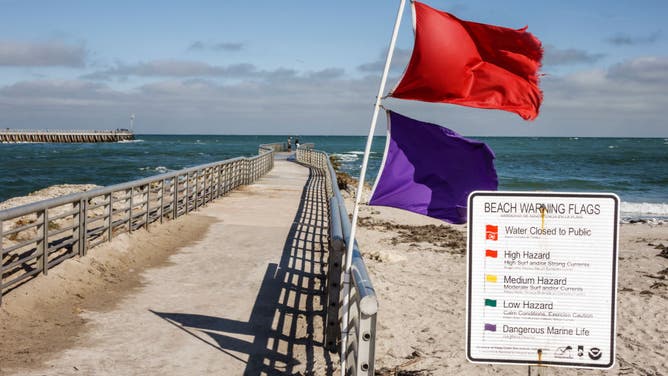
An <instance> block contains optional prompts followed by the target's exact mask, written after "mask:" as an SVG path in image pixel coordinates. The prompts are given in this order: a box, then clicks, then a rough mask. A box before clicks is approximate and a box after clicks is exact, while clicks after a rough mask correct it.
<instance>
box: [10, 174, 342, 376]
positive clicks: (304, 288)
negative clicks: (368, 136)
mask: <svg viewBox="0 0 668 376" xmlns="http://www.w3.org/2000/svg"><path fill="white" fill-rule="evenodd" d="M307 182H308V183H307ZM305 183H307V186H306V187H305ZM322 184H323V181H322V178H319V177H312V178H309V170H308V169H307V168H304V167H301V166H299V165H296V164H294V163H290V162H277V163H276V167H275V169H274V170H273V171H272V172H270V173H269V174H268V175H267V176H266V177H264V178H262V179H261V180H260V181H259V182H257V183H256V184H253V185H251V186H248V187H245V188H243V189H241V190H239V191H235V192H233V193H231V194H230V195H229V196H228V197H225V198H223V199H221V200H218V201H217V202H215V203H213V204H210V205H209V206H208V207H206V208H203V209H201V210H200V211H199V212H198V213H196V214H193V216H194V217H200V216H201V217H210V218H212V219H213V221H212V222H213V223H212V224H211V225H210V226H209V228H208V231H207V232H206V234H205V235H204V237H202V238H201V240H199V241H196V242H195V243H193V244H190V245H187V246H185V247H183V248H181V249H179V250H178V251H177V252H176V253H175V254H173V255H172V256H171V257H170V258H169V262H170V265H168V266H164V267H161V268H155V269H150V270H148V271H146V272H144V273H143V274H142V276H141V277H142V280H143V286H142V287H140V288H138V289H136V291H135V292H133V293H131V294H128V295H127V296H126V297H125V298H124V299H123V300H122V301H120V303H118V305H117V306H116V307H115V308H114V309H111V310H108V311H96V310H94V309H92V310H88V311H84V312H83V313H81V316H82V317H83V319H84V320H86V321H87V324H86V330H85V331H84V332H83V333H82V334H81V335H80V336H78V337H77V338H76V345H75V346H73V347H71V348H69V349H66V350H64V351H62V352H61V353H59V354H58V355H57V356H55V357H54V358H52V359H50V360H48V361H46V362H45V363H44V364H43V366H42V367H38V368H32V369H23V370H21V371H19V372H16V373H15V374H20V375H70V374H71V375H74V374H76V375H81V374H86V375H93V374H95V375H145V374H164V375H200V374H221V375H241V374H247V375H254V374H258V375H259V374H261V373H262V374H294V373H298V372H299V373H302V374H304V373H308V372H310V371H312V370H315V371H316V372H317V374H325V373H329V372H332V371H333V368H334V366H333V365H332V364H333V361H332V359H330V355H329V354H328V353H327V352H326V351H325V350H324V349H323V348H322V346H321V343H322V342H321V341H322V339H321V338H322V316H321V315H322V305H321V302H320V296H321V295H320V291H321V287H320V286H321V276H322V271H323V264H322V263H323V259H324V253H323V252H322V250H323V249H324V248H325V244H326V241H327V239H326V224H325V223H323V221H326V219H323V218H326V214H323V215H320V214H318V213H319V212H318V210H319V209H321V207H319V206H321V205H322V204H323V203H324V197H323V196H322V194H323V193H321V191H322V189H321V187H322V186H321V185H322ZM303 196H304V197H305V198H307V200H302V198H303ZM300 200H301V201H302V205H301V206H300ZM322 213H324V212H322ZM133 236H134V235H133ZM182 236H183V237H184V238H187V237H189V234H188V233H183V234H182ZM130 239H131V238H130Z"/></svg>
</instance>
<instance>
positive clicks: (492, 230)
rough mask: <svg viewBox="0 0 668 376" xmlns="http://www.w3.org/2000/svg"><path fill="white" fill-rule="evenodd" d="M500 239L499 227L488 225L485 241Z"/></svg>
mask: <svg viewBox="0 0 668 376" xmlns="http://www.w3.org/2000/svg"><path fill="white" fill-rule="evenodd" d="M498 238H499V226H494V225H486V226H485V239H487V240H497V239H498Z"/></svg>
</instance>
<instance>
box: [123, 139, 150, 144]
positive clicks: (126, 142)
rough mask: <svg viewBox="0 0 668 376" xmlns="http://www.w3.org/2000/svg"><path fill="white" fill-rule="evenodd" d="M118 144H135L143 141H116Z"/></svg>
mask: <svg viewBox="0 0 668 376" xmlns="http://www.w3.org/2000/svg"><path fill="white" fill-rule="evenodd" d="M117 142H118V143H119V144H134V143H137V142H144V140H120V141H117Z"/></svg>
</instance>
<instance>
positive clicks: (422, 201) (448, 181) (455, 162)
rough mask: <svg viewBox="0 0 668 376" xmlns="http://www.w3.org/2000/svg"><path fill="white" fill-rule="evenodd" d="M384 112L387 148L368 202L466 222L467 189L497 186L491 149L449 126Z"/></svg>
mask: <svg viewBox="0 0 668 376" xmlns="http://www.w3.org/2000/svg"><path fill="white" fill-rule="evenodd" d="M387 117H388V126H387V146H386V149H387V150H386V152H385V159H384V161H383V166H382V170H381V172H380V174H379V177H378V179H377V180H376V184H375V186H374V190H373V193H372V195H371V199H370V200H369V205H379V206H391V207H394V208H399V209H404V210H409V211H412V212H415V213H418V214H424V215H428V216H430V217H434V218H439V219H442V220H444V221H446V222H450V223H465V222H466V216H467V212H466V203H467V199H468V195H469V193H471V192H472V191H475V190H496V189H497V185H498V181H497V176H496V170H495V169H494V153H493V152H492V151H491V149H490V148H489V147H487V145H485V144H484V143H483V142H479V141H474V140H469V139H466V138H464V137H462V136H460V135H459V134H457V133H456V132H454V131H452V130H450V129H447V128H444V127H440V126H438V125H435V124H430V123H425V122H421V121H418V120H415V119H411V118H409V117H406V116H403V115H400V114H398V113H396V112H393V111H387Z"/></svg>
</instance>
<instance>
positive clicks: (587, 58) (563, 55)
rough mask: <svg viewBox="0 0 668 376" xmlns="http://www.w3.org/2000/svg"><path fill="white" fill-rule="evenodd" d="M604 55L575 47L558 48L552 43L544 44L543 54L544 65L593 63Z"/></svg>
mask: <svg viewBox="0 0 668 376" xmlns="http://www.w3.org/2000/svg"><path fill="white" fill-rule="evenodd" d="M603 57H605V54H600V53H591V52H588V51H585V50H578V49H575V48H567V49H560V48H557V47H555V46H553V45H549V44H548V45H546V46H545V55H544V56H543V65H544V66H556V65H571V64H580V63H595V62H597V61H599V60H600V59H602V58H603Z"/></svg>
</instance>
